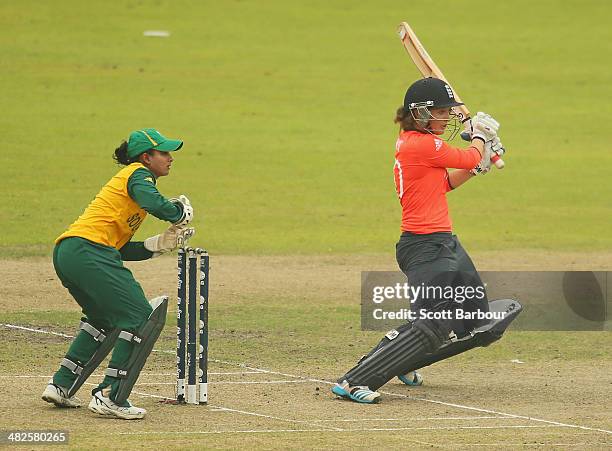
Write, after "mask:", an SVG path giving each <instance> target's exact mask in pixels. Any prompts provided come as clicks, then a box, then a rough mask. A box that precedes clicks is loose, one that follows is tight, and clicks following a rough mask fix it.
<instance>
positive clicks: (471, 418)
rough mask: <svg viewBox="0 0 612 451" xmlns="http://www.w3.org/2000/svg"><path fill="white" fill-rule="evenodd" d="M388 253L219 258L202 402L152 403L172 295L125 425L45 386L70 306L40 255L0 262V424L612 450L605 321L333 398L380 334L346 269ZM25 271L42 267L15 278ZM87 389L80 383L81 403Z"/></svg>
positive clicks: (142, 436)
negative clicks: (367, 324)
mask: <svg viewBox="0 0 612 451" xmlns="http://www.w3.org/2000/svg"><path fill="white" fill-rule="evenodd" d="M507 259H508V260H512V258H511V256H509V255H508V256H507ZM514 261H515V262H520V259H514ZM386 264H387V263H385V261H384V260H383V259H378V258H375V259H372V258H370V257H358V258H357V259H356V260H354V261H345V260H343V259H341V258H339V257H335V256H332V257H318V256H315V257H298V258H290V257H263V258H261V257H242V256H233V257H215V258H213V259H212V260H211V301H210V354H209V358H210V365H209V383H210V390H209V395H210V398H209V405H208V406H172V405H164V404H160V403H159V402H158V401H159V400H160V398H162V397H173V396H174V382H175V380H176V374H175V367H176V366H175V365H176V363H175V354H174V349H175V348H174V347H175V344H176V329H175V323H174V321H176V320H175V313H174V312H175V305H174V304H172V305H171V306H170V313H169V314H168V319H167V324H166V328H165V329H164V331H163V333H162V335H161V337H160V339H159V340H158V342H157V343H156V345H155V349H156V351H155V352H153V353H152V355H151V357H150V358H149V359H148V361H147V364H146V366H145V368H144V370H143V372H142V373H141V376H140V378H139V380H138V385H137V386H136V387H135V389H134V391H133V392H132V395H131V396H130V399H131V400H132V401H133V402H134V404H136V405H138V406H141V407H144V408H145V409H147V411H148V415H147V417H146V418H145V419H144V420H143V421H119V420H112V419H107V418H100V417H99V416H96V415H94V414H92V413H91V412H89V411H88V410H86V408H81V409H77V410H72V409H71V410H65V409H57V408H54V407H52V406H50V405H48V404H46V403H45V402H43V401H42V400H41V399H40V398H39V396H40V393H42V390H43V389H44V386H45V383H46V381H47V380H48V377H49V376H50V375H51V374H52V373H53V371H55V369H56V368H57V365H58V363H59V361H60V359H61V357H62V356H63V355H64V353H65V351H66V348H67V346H68V343H69V342H70V339H69V337H66V336H63V335H59V334H65V335H71V334H74V332H75V329H76V327H77V324H78V321H79V318H80V314H79V311H78V308H77V306H76V304H75V303H74V302H73V301H72V300H71V299H70V296H69V294H68V293H67V292H66V290H65V289H63V287H61V285H60V283H59V281H57V279H56V278H55V277H54V275H53V268H52V266H51V263H50V262H49V261H48V259H41V258H27V259H20V260H14V261H11V262H8V263H7V262H5V261H3V262H0V270H1V271H2V273H3V274H5V275H7V278H8V280H7V284H6V286H5V287H3V296H2V297H1V298H0V362H2V367H3V372H2V374H1V375H0V380H1V381H2V382H1V383H0V397H1V398H2V399H3V400H4V402H5V404H6V405H8V406H14V407H15V408H11V409H7V410H6V412H5V413H4V414H3V417H2V424H3V426H2V429H3V430H9V429H26V430H35V429H39V430H51V429H53V430H57V429H62V430H68V431H69V433H70V444H71V447H72V448H76V449H91V448H92V446H94V447H95V445H92V443H94V444H100V443H102V445H100V446H102V448H104V449H111V448H125V447H126V444H128V445H129V446H135V447H139V448H147V449H150V448H151V447H152V446H156V445H159V446H160V447H163V448H164V449H203V448H206V449H211V448H215V449H236V448H240V449H244V448H246V447H248V448H249V449H313V448H316V449H360V448H363V447H365V446H368V447H370V448H371V447H372V446H374V447H375V448H376V449H399V448H406V446H409V447H410V448H412V449H419V448H431V447H434V448H444V449H459V448H461V449H464V448H468V447H472V446H473V447H476V446H479V447H483V448H486V449H499V448H502V447H509V446H514V447H520V446H526V447H542V448H546V449H549V448H553V447H561V448H563V449H567V448H572V449H573V448H576V449H604V448H606V447H609V446H610V444H611V443H612V442H611V439H610V437H612V427H611V425H612V417H611V412H610V409H609V408H608V404H607V403H606V402H605V399H607V397H609V396H608V395H609V386H610V382H611V378H610V374H612V359H611V354H610V350H611V349H612V347H611V346H610V340H611V338H612V334H611V333H609V332H608V333H606V332H571V333H568V332H525V331H516V330H511V331H508V332H507V333H506V334H505V336H504V337H503V338H502V340H500V341H499V342H497V343H494V344H492V345H491V346H489V347H487V348H484V349H475V350H472V351H470V352H468V353H465V354H462V355H459V356H456V357H454V358H452V359H451V360H448V361H444V362H439V363H436V364H435V365H432V366H431V367H426V368H424V369H423V370H422V374H423V376H424V378H425V384H424V385H423V386H422V387H417V388H408V387H405V386H403V385H402V384H400V383H399V382H398V381H397V380H393V381H390V382H389V383H388V384H386V385H385V386H384V387H383V388H382V389H381V391H382V392H383V400H382V402H381V403H380V404H377V405H359V404H355V403H351V402H346V401H341V400H337V399H335V397H334V396H333V395H332V394H331V393H330V387H331V384H332V381H334V380H335V379H336V378H337V377H339V376H340V375H341V374H342V373H343V372H345V371H346V370H348V369H349V368H350V367H351V366H352V365H354V363H355V361H356V359H357V358H359V357H360V356H361V355H362V353H364V352H366V351H367V350H369V349H370V347H371V346H373V345H374V344H375V343H377V342H378V340H379V338H380V336H381V333H380V332H363V331H360V330H359V305H358V301H357V300H358V298H359V273H358V271H357V270H356V269H355V268H357V269H359V268H361V267H369V268H371V267H373V266H376V267H378V266H380V265H386ZM129 266H130V268H131V269H132V270H133V271H134V272H135V275H136V277H137V278H138V280H140V281H141V282H142V283H143V286H144V287H145V290H146V293H147V295H148V296H155V295H158V294H160V293H162V292H168V289H169V287H170V286H172V285H173V283H174V282H175V277H176V273H175V269H174V268H173V266H174V259H172V258H169V257H161V258H159V259H155V260H153V261H150V262H143V263H130V264H129ZM31 273H36V274H37V277H35V278H25V277H23V274H31ZM279 280H282V281H285V282H284V283H278V282H279ZM14 326H19V327H21V328H19V329H18V328H15V327H14ZM24 328H26V329H24ZM36 331H38V332H36ZM16 350H18V352H16ZM103 368H104V365H102V368H101V369H100V370H98V371H97V372H96V373H95V374H94V375H93V376H91V377H90V379H89V381H88V382H89V383H90V384H97V383H98V382H99V380H100V379H101V377H102V376H101V373H102V371H103ZM16 386H18V387H19V390H16V389H15V387H16ZM91 388H92V385H86V386H84V387H82V388H81V390H80V391H79V393H78V396H79V397H80V398H81V399H82V400H83V401H84V402H86V403H87V402H88V401H89V399H90V397H89V390H91ZM407 444H408V445H407ZM100 446H98V447H100Z"/></svg>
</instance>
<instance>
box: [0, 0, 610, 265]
mask: <svg viewBox="0 0 612 451" xmlns="http://www.w3.org/2000/svg"><path fill="white" fill-rule="evenodd" d="M611 8H612V7H611V6H610V5H609V3H608V2H605V1H588V2H584V1H564V2H561V3H559V2H557V1H542V2H528V1H511V2H506V3H504V4H499V5H494V6H492V5H490V4H489V3H486V2H474V3H472V4H470V6H469V8H468V7H466V6H465V5H463V4H460V3H456V2H450V1H443V2H441V3H437V5H436V8H435V9H434V8H432V7H427V6H423V7H421V8H415V7H411V6H409V5H405V6H401V4H398V3H397V2H376V3H372V2H361V3H360V2H357V3H356V2H344V1H342V2H338V1H336V2H323V1H317V2H276V1H265V2H252V1H227V2H197V3H193V2H129V1H128V2H88V3H82V2H70V1H65V2H62V3H61V4H56V3H45V2H28V1H25V2H20V3H19V4H16V3H15V4H8V3H4V4H3V5H1V6H0V13H1V14H0V30H1V31H0V36H1V40H0V46H1V49H2V51H3V58H2V60H1V61H0V81H1V82H2V86H3V88H4V89H3V95H2V99H1V101H0V102H1V105H2V109H3V111H4V112H5V114H3V115H2V117H1V118H0V127H1V128H2V130H3V133H4V137H3V145H4V149H5V151H4V152H3V155H2V161H3V167H4V168H5V173H4V179H5V182H4V183H3V194H4V195H3V198H4V199H5V207H4V208H3V210H2V213H0V215H1V216H0V222H1V224H2V226H3V227H2V229H3V232H4V233H3V234H2V237H1V238H0V255H2V256H7V257H12V256H23V255H45V254H48V253H49V251H50V249H51V246H52V244H51V243H52V241H53V239H54V238H55V237H56V236H57V235H59V234H60V233H61V232H62V231H63V230H64V228H65V227H66V226H67V225H68V224H69V223H70V222H72V221H73V220H74V219H75V218H76V216H78V215H79V214H80V213H81V211H82V209H83V208H84V206H85V205H86V204H87V202H88V201H89V200H90V199H91V198H92V197H93V196H94V195H95V193H96V192H97V191H98V189H99V188H100V186H101V185H102V184H103V183H105V182H106V180H107V179H108V178H109V177H110V176H111V175H112V174H113V173H114V172H115V171H116V166H114V164H113V162H112V160H111V154H112V152H113V150H114V149H115V147H116V146H117V145H118V144H119V143H120V141H121V140H122V139H124V138H125V137H126V136H127V135H128V133H129V132H130V131H131V130H133V129H136V128H140V127H145V126H154V127H157V128H159V129H160V130H162V132H164V133H166V134H167V135H171V136H177V137H181V138H183V139H184V140H185V143H186V144H185V148H184V151H181V152H180V154H178V155H177V161H176V162H175V165H174V168H173V171H172V174H171V176H170V177H168V178H167V179H164V180H162V181H161V182H160V188H161V190H162V191H163V192H165V193H167V194H172V195H174V194H178V193H186V194H188V195H189V196H190V197H191V198H192V199H193V202H194V204H195V208H196V215H197V216H196V218H197V219H196V226H198V227H199V228H200V230H201V234H202V235H205V236H206V240H207V242H208V245H209V247H210V249H211V250H213V251H214V252H215V253H222V254H245V253H248V254H304V253H308V254H326V253H332V254H334V253H380V252H387V251H389V250H390V249H392V246H393V244H394V242H395V240H396V237H397V234H398V223H399V208H398V205H397V200H396V198H395V194H394V187H393V179H392V165H393V148H394V142H395V137H396V133H397V132H396V127H395V125H394V124H393V123H392V118H393V114H394V111H395V108H396V107H397V106H399V104H400V103H401V101H402V99H403V94H404V90H405V88H406V87H407V86H408V84H409V83H411V82H412V81H414V79H416V78H417V77H418V74H417V71H416V69H415V68H414V67H413V65H412V62H411V61H410V60H409V58H408V56H407V55H406V54H405V51H404V49H403V48H402V46H401V44H400V42H399V39H398V38H397V35H396V33H395V30H396V26H397V24H398V23H399V22H400V21H401V20H408V21H409V22H410V23H411V24H412V25H413V28H414V29H415V31H416V32H417V34H418V35H419V36H420V37H421V40H422V41H423V43H424V44H425V45H426V47H427V48H428V50H429V52H430V53H431V54H432V55H433V56H434V58H435V60H436V61H437V62H438V64H439V65H440V66H441V68H442V69H443V70H444V71H445V73H446V75H447V77H449V79H450V80H451V81H452V82H453V84H454V85H455V87H456V88H457V90H458V91H459V92H460V94H461V96H462V97H463V98H464V100H466V101H467V102H468V105H469V106H470V107H471V109H472V110H473V111H477V110H485V111H487V112H489V113H491V114H493V115H494V116H496V117H497V118H498V119H499V120H500V121H501V123H502V128H501V130H500V133H501V136H502V138H503V141H504V143H505V145H506V147H507V149H508V154H507V156H506V160H507V163H508V166H507V168H506V169H505V170H504V171H503V172H499V173H496V174H493V175H491V176H487V177H486V178H484V179H482V180H478V181H476V182H472V183H470V184H469V185H468V186H465V187H463V188H462V189H461V191H460V192H457V193H453V194H451V195H450V202H451V208H452V212H453V217H454V222H455V229H456V231H457V232H458V233H459V234H460V236H462V238H463V240H464V242H465V243H466V244H467V245H468V246H469V248H470V249H473V250H479V249H487V250H489V249H500V248H542V249H553V250H567V249H569V250H590V251H598V250H603V249H609V248H610V245H611V244H612V238H611V235H610V234H609V233H607V232H608V225H609V218H610V215H611V214H612V210H611V207H610V202H609V199H610V197H612V193H611V191H610V190H611V188H610V184H609V183H607V173H606V171H607V168H608V167H609V166H610V163H611V158H612V157H611V156H610V152H608V151H607V147H608V142H607V140H608V135H609V134H608V133H606V130H607V128H608V126H607V121H606V117H607V116H608V114H609V113H610V112H611V110H612V107H611V106H610V105H609V102H606V101H605V99H607V98H609V97H610V96H611V95H612V87H611V86H610V84H609V83H607V82H606V80H607V72H608V71H607V66H608V65H609V63H608V62H607V60H606V58H605V57H603V55H605V54H607V51H609V49H610V45H611V44H610V42H612V39H611V38H612V31H610V30H611V29H610V27H608V26H606V25H605V22H604V21H603V20H602V21H597V20H593V18H597V17H606V16H607V15H608V14H609V13H610V11H611ZM151 29H154V30H158V29H162V30H168V31H170V32H171V36H170V37H169V38H146V37H143V31H144V30H151ZM595 43H596V45H595ZM483 224H486V225H487V229H488V230H490V231H491V233H488V234H483V233H482V230H483V227H482V225H483ZM160 228H161V224H159V223H157V222H156V221H154V220H150V221H147V223H146V224H145V225H144V226H143V228H142V229H141V232H140V234H139V235H138V236H139V237H144V236H146V235H147V234H151V233H152V232H154V231H157V230H159V229H160Z"/></svg>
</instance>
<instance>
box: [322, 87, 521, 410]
mask: <svg viewBox="0 0 612 451" xmlns="http://www.w3.org/2000/svg"><path fill="white" fill-rule="evenodd" d="M459 105H462V104H461V103H458V102H457V101H456V100H455V96H454V94H453V92H452V90H451V88H450V87H449V85H448V84H447V83H445V82H444V81H442V80H439V79H437V78H425V79H421V80H418V81H416V82H415V83H413V84H412V85H411V86H410V87H409V88H408V90H407V92H406V95H405V97H404V105H403V106H402V107H401V108H399V109H398V111H397V114H396V118H395V122H396V123H399V124H400V136H399V138H398V140H397V143H396V153H395V166H394V173H395V186H396V191H397V195H398V197H399V201H400V204H401V206H402V225H401V231H402V234H401V237H400V240H399V242H398V243H397V246H396V258H397V263H398V265H399V267H400V269H401V270H402V272H403V273H404V274H405V275H406V276H407V278H408V283H409V284H410V285H412V286H424V287H434V288H435V287H439V288H446V287H450V288H452V289H453V290H457V289H460V288H466V287H471V288H472V290H477V289H480V290H481V292H482V293H484V296H481V297H480V298H479V297H478V296H476V295H475V296H474V298H473V299H470V300H469V301H468V300H464V299H461V301H458V300H457V297H455V298H451V299H448V298H446V297H442V296H440V295H439V293H441V291H436V290H432V292H433V293H437V295H435V296H434V297H433V298H431V297H429V298H427V297H422V298H419V299H418V300H417V302H416V303H413V304H412V306H411V310H412V311H415V312H420V311H422V312H424V314H423V318H420V317H417V318H416V319H415V320H414V321H412V322H409V323H407V324H404V325H402V326H400V327H398V328H397V329H395V330H392V331H390V332H389V333H387V335H385V337H384V338H383V339H382V340H381V342H380V343H379V344H378V345H377V346H376V347H375V348H374V349H372V350H371V351H370V353H369V354H367V355H366V356H364V357H363V358H362V359H361V360H360V362H359V363H358V364H357V366H355V367H354V368H352V369H351V370H350V371H348V372H347V373H346V374H345V375H344V376H342V377H341V378H340V379H339V380H338V383H337V384H336V385H335V386H334V387H333V388H332V392H333V393H334V394H336V395H338V396H340V397H342V398H345V399H350V400H352V401H355V402H361V403H375V402H378V401H379V398H380V393H378V392H377V391H376V390H378V388H380V387H382V386H383V385H384V384H386V383H387V382H388V381H389V380H391V379H392V378H394V377H399V379H400V380H401V381H402V382H403V383H404V384H406V385H421V384H422V381H423V379H422V377H421V375H420V374H418V373H417V372H416V371H415V370H417V369H419V368H422V367H424V366H427V365H430V364H432V363H434V362H436V361H439V360H442V359H445V358H448V357H450V356H453V355H456V354H459V353H461V352H464V351H467V350H468V349H471V348H473V347H475V346H486V345H488V344H490V343H492V342H493V341H495V340H498V339H499V338H500V337H501V334H502V333H503V331H504V330H505V329H506V327H507V326H508V324H509V323H510V322H511V321H512V319H513V318H514V317H515V316H516V315H517V314H518V312H520V309H521V307H520V304H518V302H516V301H513V300H498V301H492V302H491V303H489V301H488V300H487V298H486V292H485V291H484V286H483V284H482V281H481V280H480V277H479V275H478V273H477V271H476V269H475V268H474V264H473V263H472V260H471V259H470V257H469V256H468V254H467V253H466V251H465V250H464V249H463V247H462V246H461V243H459V240H458V239H457V237H456V235H453V233H452V224H451V220H450V217H449V213H448V205H447V202H446V193H447V192H449V191H451V190H454V189H456V188H458V187H460V186H461V185H463V184H464V183H465V182H467V181H468V180H470V179H471V178H473V177H474V176H475V175H477V174H484V173H486V172H488V170H489V169H490V167H491V155H492V152H498V153H499V154H500V155H501V154H502V153H503V147H502V145H501V142H500V140H499V138H498V137H497V130H498V128H499V123H498V122H497V121H495V120H494V119H493V118H492V117H491V116H489V115H487V114H484V113H478V114H477V115H476V116H475V117H474V118H473V120H472V127H473V131H472V135H471V144H470V146H469V147H468V148H467V149H460V148H457V147H453V146H451V145H450V144H448V143H447V142H445V141H444V140H443V139H442V138H441V135H443V134H444V133H445V131H446V129H447V125H449V121H451V119H453V118H452V110H451V108H452V107H454V106H459ZM455 124H456V125H457V126H456V129H458V123H457V121H456V119H455ZM447 168H455V169H456V170H454V171H451V172H449V171H448V170H447ZM446 292H447V291H446ZM453 292H454V291H453ZM457 292H458V291H457ZM490 308H491V309H495V310H499V309H502V310H503V311H506V310H508V311H509V314H508V315H507V316H506V320H501V321H500V322H491V321H482V320H478V319H476V320H473V319H467V320H465V319H462V320H456V319H455V318H456V317H457V316H464V315H463V314H461V315H458V314H457V311H461V312H464V311H466V312H478V311H480V312H483V313H486V312H489V309H490ZM468 316H469V315H468ZM436 317H438V318H440V317H441V319H435V318H436ZM432 318H433V319H432ZM444 318H447V319H444Z"/></svg>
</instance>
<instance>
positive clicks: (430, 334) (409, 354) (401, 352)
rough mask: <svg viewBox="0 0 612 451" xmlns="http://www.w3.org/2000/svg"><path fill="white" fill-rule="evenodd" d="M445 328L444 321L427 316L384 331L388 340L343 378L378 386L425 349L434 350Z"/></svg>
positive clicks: (354, 383)
mask: <svg viewBox="0 0 612 451" xmlns="http://www.w3.org/2000/svg"><path fill="white" fill-rule="evenodd" d="M448 332H449V331H448V328H447V327H446V324H445V323H439V322H434V321H430V320H426V319H424V320H417V321H415V322H414V323H412V327H406V328H404V329H403V330H402V331H401V332H399V331H397V330H395V331H391V332H389V333H388V334H387V335H386V338H387V339H388V340H389V341H388V343H387V344H386V345H384V346H382V347H380V348H379V349H377V350H376V351H374V352H373V353H372V354H371V355H370V356H368V357H366V358H365V359H363V360H362V361H361V362H360V364H359V365H357V366H356V367H355V368H353V369H352V370H350V371H349V372H348V373H347V374H346V375H345V376H344V377H343V379H346V380H347V381H348V383H349V384H350V385H365V386H367V387H369V388H370V389H371V390H377V389H378V388H380V387H382V386H383V385H384V384H386V383H387V382H388V381H389V380H391V379H392V378H393V377H395V376H397V375H399V374H400V372H399V371H400V370H401V369H402V368H403V367H405V366H406V365H407V364H409V363H410V362H412V361H419V360H421V359H422V357H423V356H424V355H425V354H427V353H428V352H430V353H431V352H434V351H436V350H437V349H438V348H439V347H440V346H441V345H442V343H443V342H444V340H445V337H448Z"/></svg>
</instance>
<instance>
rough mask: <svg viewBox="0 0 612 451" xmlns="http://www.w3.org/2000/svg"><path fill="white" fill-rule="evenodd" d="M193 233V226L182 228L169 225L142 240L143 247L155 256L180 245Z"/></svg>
mask: <svg viewBox="0 0 612 451" xmlns="http://www.w3.org/2000/svg"><path fill="white" fill-rule="evenodd" d="M194 234H195V229H194V228H193V227H187V228H182V227H178V226H176V225H171V226H170V227H168V228H167V229H166V230H165V231H164V232H163V233H160V234H159V235H155V236H152V237H151V238H147V239H146V240H145V241H144V247H145V249H147V250H149V251H151V252H153V257H157V256H159V255H162V254H165V253H166V252H170V251H173V250H174V249H176V248H177V247H179V246H182V245H183V244H184V243H185V241H186V240H188V239H189V238H191V237H192V236H193V235H194Z"/></svg>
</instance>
